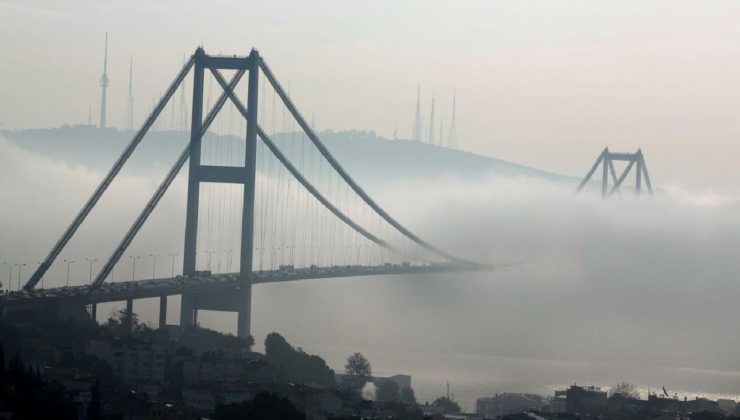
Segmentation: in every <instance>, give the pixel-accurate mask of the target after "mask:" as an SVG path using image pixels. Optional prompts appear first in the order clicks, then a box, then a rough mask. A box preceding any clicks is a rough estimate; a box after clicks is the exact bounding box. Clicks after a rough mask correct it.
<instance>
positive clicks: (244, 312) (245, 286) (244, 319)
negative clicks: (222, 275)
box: [236, 50, 260, 340]
mask: <svg viewBox="0 0 740 420" xmlns="http://www.w3.org/2000/svg"><path fill="white" fill-rule="evenodd" d="M249 57H250V59H251V63H250V68H249V86H248V91H247V114H248V116H247V139H246V147H245V148H244V149H245V155H244V168H245V179H244V202H243V207H242V232H241V233H242V235H241V255H240V259H239V280H240V286H239V292H240V294H241V296H240V298H241V305H240V306H239V314H238V318H237V319H238V321H237V328H236V329H237V334H236V335H237V337H239V338H241V339H244V340H247V339H248V338H249V336H250V335H251V333H252V331H251V327H250V322H251V317H252V314H251V312H252V257H253V255H252V252H253V249H254V184H255V177H256V167H257V104H258V102H259V101H258V99H259V96H258V95H257V93H258V89H259V86H258V84H259V71H260V70H259V69H260V63H259V62H260V57H259V54H258V53H257V51H256V50H252V52H251V53H250V54H249Z"/></svg>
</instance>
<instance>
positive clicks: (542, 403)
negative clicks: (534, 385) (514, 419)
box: [475, 392, 547, 417]
mask: <svg viewBox="0 0 740 420" xmlns="http://www.w3.org/2000/svg"><path fill="white" fill-rule="evenodd" d="M546 406H547V401H546V400H545V398H544V397H542V396H540V395H536V394H515V393H508V392H507V393H503V394H496V395H495V396H493V397H487V398H478V399H477V400H476V402H475V412H476V414H479V415H482V416H484V417H501V416H505V415H508V414H515V413H521V412H525V411H530V410H537V409H542V408H544V407H546Z"/></svg>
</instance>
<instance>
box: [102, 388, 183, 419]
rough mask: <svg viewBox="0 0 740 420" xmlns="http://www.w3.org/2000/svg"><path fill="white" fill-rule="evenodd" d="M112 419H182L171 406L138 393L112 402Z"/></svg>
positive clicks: (110, 405)
mask: <svg viewBox="0 0 740 420" xmlns="http://www.w3.org/2000/svg"><path fill="white" fill-rule="evenodd" d="M106 411H108V413H109V414H110V418H111V419H123V420H150V419H176V418H181V416H179V414H180V413H176V412H175V410H174V408H173V407H172V406H171V405H169V404H164V403H161V402H157V401H153V400H150V399H148V398H147V397H146V396H144V395H140V394H137V393H136V392H133V391H131V392H129V393H127V394H125V395H123V396H122V397H121V398H118V399H116V400H114V401H112V402H111V403H110V404H109V405H108V407H107V410H106Z"/></svg>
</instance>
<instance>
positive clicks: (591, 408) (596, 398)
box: [565, 385, 607, 415]
mask: <svg viewBox="0 0 740 420" xmlns="http://www.w3.org/2000/svg"><path fill="white" fill-rule="evenodd" d="M565 395H566V396H565V411H566V412H567V413H572V414H582V415H586V414H595V413H601V412H603V411H604V410H606V403H607V399H606V391H602V390H601V388H599V387H595V386H578V385H572V386H571V387H570V388H568V390H567V391H566V394H565Z"/></svg>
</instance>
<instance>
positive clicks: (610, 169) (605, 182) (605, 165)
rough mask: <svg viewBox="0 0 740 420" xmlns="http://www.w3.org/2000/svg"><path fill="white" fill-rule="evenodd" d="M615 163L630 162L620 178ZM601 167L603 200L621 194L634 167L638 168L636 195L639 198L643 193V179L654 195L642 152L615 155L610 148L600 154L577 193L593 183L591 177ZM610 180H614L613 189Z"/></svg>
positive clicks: (636, 172) (636, 171) (638, 150)
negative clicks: (620, 189)
mask: <svg viewBox="0 0 740 420" xmlns="http://www.w3.org/2000/svg"><path fill="white" fill-rule="evenodd" d="M614 161H624V162H629V163H628V164H627V166H626V167H625V168H624V170H623V171H622V174H621V175H619V176H617V171H616V170H615V169H614ZM599 165H601V196H602V197H603V198H607V197H609V196H611V195H612V194H614V193H615V192H619V187H621V186H622V183H623V182H624V180H625V179H626V178H627V176H628V175H629V174H630V171H631V170H632V167H634V166H636V168H635V194H636V195H637V196H639V195H640V193H641V190H642V178H643V177H644V178H645V186H646V187H647V189H648V192H649V193H650V194H651V195H652V194H653V186H652V185H651V184H650V176H649V175H648V171H647V166H646V165H645V157H644V156H643V155H642V150H640V149H637V152H635V153H614V152H610V151H609V148H608V147H607V148H604V150H603V151H602V152H601V154H599V157H598V158H597V159H596V162H594V165H593V166H592V167H591V169H590V170H589V171H588V173H587V174H586V176H585V177H584V178H583V181H581V183H580V185H578V189H577V190H576V192H579V191H581V190H582V189H583V187H585V186H586V184H588V183H589V181H591V177H592V176H593V175H594V173H595V172H596V169H598V167H599ZM610 178H611V180H612V184H611V188H610V187H609V185H610V183H609V179H610Z"/></svg>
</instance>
